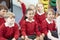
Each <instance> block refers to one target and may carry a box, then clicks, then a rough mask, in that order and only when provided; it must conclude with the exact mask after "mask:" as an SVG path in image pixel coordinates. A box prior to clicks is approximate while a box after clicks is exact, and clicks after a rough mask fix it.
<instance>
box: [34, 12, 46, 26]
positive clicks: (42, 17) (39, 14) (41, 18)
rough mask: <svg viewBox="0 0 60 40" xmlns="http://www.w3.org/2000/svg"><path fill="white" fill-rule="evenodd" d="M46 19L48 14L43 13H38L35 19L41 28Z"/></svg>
mask: <svg viewBox="0 0 60 40" xmlns="http://www.w3.org/2000/svg"><path fill="white" fill-rule="evenodd" d="M45 18H46V13H45V12H43V13H39V12H37V13H36V15H35V17H34V19H35V20H36V21H37V22H38V24H39V26H41V23H42V21H43V20H45Z"/></svg>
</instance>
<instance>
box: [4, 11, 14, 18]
mask: <svg viewBox="0 0 60 40" xmlns="http://www.w3.org/2000/svg"><path fill="white" fill-rule="evenodd" d="M10 16H12V17H13V18H15V14H14V13H12V12H7V13H6V14H5V15H4V18H9V17H10Z"/></svg>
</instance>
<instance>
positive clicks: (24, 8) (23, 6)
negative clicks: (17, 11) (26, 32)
mask: <svg viewBox="0 0 60 40" xmlns="http://www.w3.org/2000/svg"><path fill="white" fill-rule="evenodd" d="M21 7H22V13H23V16H22V18H21V20H20V21H19V25H21V23H22V21H23V20H24V18H25V13H26V6H25V4H24V3H21Z"/></svg>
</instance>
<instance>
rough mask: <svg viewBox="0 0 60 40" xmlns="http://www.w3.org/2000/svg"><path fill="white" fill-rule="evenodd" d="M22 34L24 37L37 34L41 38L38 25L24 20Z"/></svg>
mask: <svg viewBox="0 0 60 40" xmlns="http://www.w3.org/2000/svg"><path fill="white" fill-rule="evenodd" d="M21 32H22V35H23V36H26V35H27V36H28V35H34V34H35V33H36V35H37V36H40V32H39V31H38V24H37V22H36V21H34V22H28V21H26V20H24V21H23V22H22V25H21Z"/></svg>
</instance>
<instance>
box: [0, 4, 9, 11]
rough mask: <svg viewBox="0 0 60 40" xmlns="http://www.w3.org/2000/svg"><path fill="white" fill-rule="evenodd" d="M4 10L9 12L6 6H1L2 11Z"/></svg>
mask: <svg viewBox="0 0 60 40" xmlns="http://www.w3.org/2000/svg"><path fill="white" fill-rule="evenodd" d="M2 9H4V10H7V11H8V8H7V6H4V5H2V4H0V10H2Z"/></svg>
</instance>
